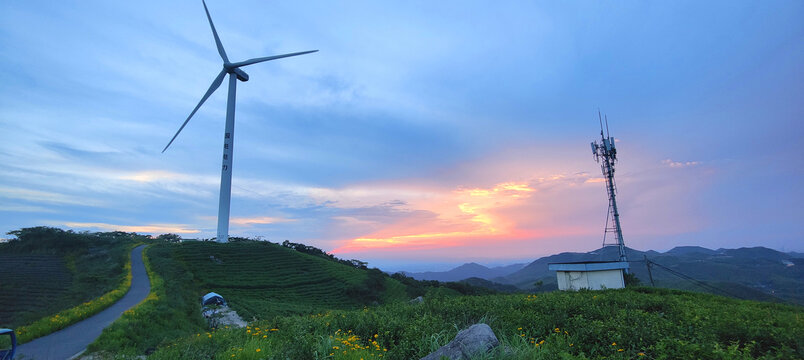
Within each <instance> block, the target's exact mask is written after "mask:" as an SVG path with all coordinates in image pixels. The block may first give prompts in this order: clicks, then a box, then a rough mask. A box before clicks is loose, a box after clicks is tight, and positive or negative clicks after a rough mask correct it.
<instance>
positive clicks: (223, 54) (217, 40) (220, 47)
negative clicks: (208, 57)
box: [201, 0, 229, 63]
mask: <svg viewBox="0 0 804 360" xmlns="http://www.w3.org/2000/svg"><path fill="white" fill-rule="evenodd" d="M201 2H202V3H203V4H204V11H206V12H207V19H209V27H211V28H212V35H213V36H215V45H217V46H218V54H221V59H223V62H225V63H228V62H229V58H228V57H227V56H226V50H223V44H221V39H220V38H219V37H218V32H217V31H215V24H213V23H212V16H209V9H207V2H206V1H204V0H201Z"/></svg>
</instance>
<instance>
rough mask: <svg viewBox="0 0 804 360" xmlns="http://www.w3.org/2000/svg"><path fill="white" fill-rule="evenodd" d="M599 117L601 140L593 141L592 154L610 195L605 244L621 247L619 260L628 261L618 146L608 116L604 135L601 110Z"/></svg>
mask: <svg viewBox="0 0 804 360" xmlns="http://www.w3.org/2000/svg"><path fill="white" fill-rule="evenodd" d="M597 117H598V120H600V142H599V143H598V142H597V141H595V142H593V143H592V154H593V155H594V157H595V161H596V162H598V163H600V168H601V169H602V170H603V177H604V178H605V179H606V192H608V195H609V211H608V213H607V214H606V226H605V230H604V231H603V246H617V247H619V250H620V259H619V261H628V259H627V258H626V256H625V243H624V242H623V231H622V228H621V227H620V213H619V212H618V211H617V199H616V196H617V184H616V183H615V182H614V164H615V163H616V162H617V148H616V147H615V146H614V138H613V137H611V136H609V120H608V118H606V134H605V135H604V134H603V118H602V117H601V116H600V111H598V112H597ZM612 220H613V221H612ZM609 234H612V235H614V239H611V237H609V236H608V235H609Z"/></svg>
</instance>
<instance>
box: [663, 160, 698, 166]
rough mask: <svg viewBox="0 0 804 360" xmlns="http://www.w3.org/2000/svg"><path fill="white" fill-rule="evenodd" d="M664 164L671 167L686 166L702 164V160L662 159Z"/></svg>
mask: <svg viewBox="0 0 804 360" xmlns="http://www.w3.org/2000/svg"><path fill="white" fill-rule="evenodd" d="M662 164H663V165H665V166H669V167H671V168H685V167H690V166H696V165H701V162H700V161H674V160H671V159H664V160H662Z"/></svg>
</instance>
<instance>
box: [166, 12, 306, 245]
mask: <svg viewBox="0 0 804 360" xmlns="http://www.w3.org/2000/svg"><path fill="white" fill-rule="evenodd" d="M201 2H202V4H204V11H205V12H206V13H207V20H209V27H210V28H212V36H214V37H215V45H216V46H217V47H218V54H220V56H221V59H222V60H223V69H221V72H220V73H218V76H217V77H215V80H213V81H212V85H210V86H209V89H208V90H207V92H206V93H205V94H204V96H203V97H201V101H199V102H198V105H196V106H195V109H193V111H192V112H191V113H190V116H188V117H187V120H184V123H183V124H181V127H179V131H176V135H173V138H172V139H170V142H168V144H167V146H165V148H164V149H162V152H163V153H164V152H165V150H167V148H168V147H169V146H170V144H172V143H173V140H176V137H177V136H179V133H180V132H181V131H182V129H184V126H186V125H187V123H188V122H189V121H190V118H192V117H193V115H195V112H196V111H198V109H199V108H200V107H201V105H202V104H204V101H207V99H208V98H209V96H210V95H212V93H214V92H215V90H217V89H218V87H220V86H221V83H222V82H223V78H224V77H226V74H229V97H228V99H227V101H226V127H225V130H224V132H223V164H222V166H221V191H220V198H219V201H218V237H217V241H218V242H228V241H229V205H230V203H231V195H232V160H233V158H232V155H233V151H234V115H235V94H236V91H237V89H236V88H237V80H240V81H243V82H245V81H248V74H246V72H245V71H243V70H241V69H240V68H241V67H244V66H248V65H253V64H257V63H261V62H264V61H269V60H276V59H281V58H285V57H290V56H298V55H304V54H309V53H312V52H316V51H318V50H310V51H302V52H296V53H290V54H283V55H274V56H267V57H260V58H253V59H249V60H245V61H240V62H235V63H232V62H229V57H227V56H226V51H225V50H224V49H223V44H221V39H220V38H219V37H218V32H217V31H216V30H215V24H213V23H212V17H211V16H210V15H209V9H207V4H206V2H205V1H204V0H202V1H201Z"/></svg>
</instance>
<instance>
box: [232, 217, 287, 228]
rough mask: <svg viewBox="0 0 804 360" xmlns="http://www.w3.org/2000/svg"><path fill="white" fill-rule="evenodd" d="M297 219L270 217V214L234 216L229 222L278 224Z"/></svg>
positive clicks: (243, 224)
mask: <svg viewBox="0 0 804 360" xmlns="http://www.w3.org/2000/svg"><path fill="white" fill-rule="evenodd" d="M294 221H296V220H295V219H285V218H278V217H270V216H255V217H233V218H230V219H229V223H231V224H235V225H242V226H248V225H265V224H278V223H287V222H294Z"/></svg>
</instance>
